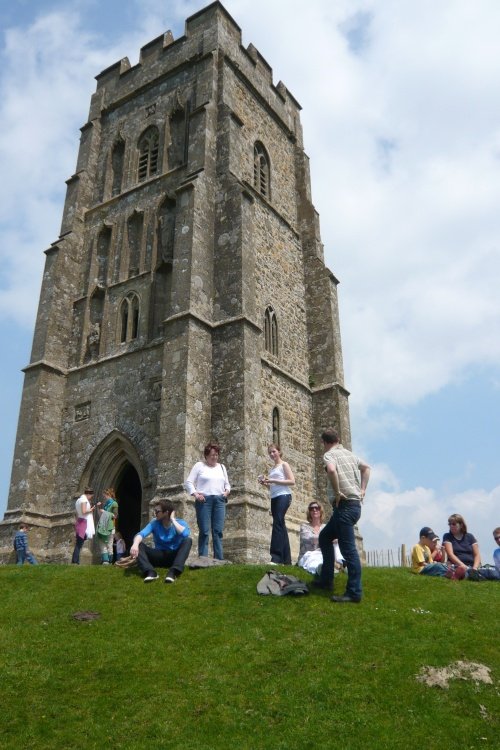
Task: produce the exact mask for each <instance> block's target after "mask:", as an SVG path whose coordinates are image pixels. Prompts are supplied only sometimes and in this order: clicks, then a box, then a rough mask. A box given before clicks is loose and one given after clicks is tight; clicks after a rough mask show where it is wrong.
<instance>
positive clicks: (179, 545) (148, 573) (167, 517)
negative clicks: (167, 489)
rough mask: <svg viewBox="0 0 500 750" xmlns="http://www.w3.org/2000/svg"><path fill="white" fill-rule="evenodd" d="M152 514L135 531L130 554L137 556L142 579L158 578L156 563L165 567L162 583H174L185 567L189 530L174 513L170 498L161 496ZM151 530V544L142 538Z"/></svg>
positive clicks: (146, 581)
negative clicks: (165, 572) (136, 532)
mask: <svg viewBox="0 0 500 750" xmlns="http://www.w3.org/2000/svg"><path fill="white" fill-rule="evenodd" d="M154 514H155V518H154V520H152V521H150V522H149V523H148V525H147V526H145V527H144V528H143V529H142V531H139V533H138V534H136V535H135V537H134V541H133V544H132V547H131V548H130V555H131V557H136V558H137V565H138V567H139V570H140V571H141V572H142V574H143V576H144V583H150V582H151V581H156V580H157V579H158V578H159V576H158V573H157V572H156V570H155V567H156V568H168V569H169V570H168V573H167V575H166V576H165V583H175V580H176V579H177V578H178V577H179V576H180V575H181V573H182V571H183V570H184V565H185V563H186V560H187V558H188V555H189V551H190V549H191V544H192V543H193V540H192V539H191V537H190V533H191V532H190V531H189V526H188V525H187V523H186V521H183V520H182V519H181V518H176V517H175V506H174V504H173V503H172V502H171V501H170V500H160V502H159V503H157V504H156V507H155V510H154ZM150 534H152V535H153V539H154V543H155V546H154V548H153V547H148V545H147V544H144V541H143V540H144V539H145V538H146V537H148V536H149V535H150Z"/></svg>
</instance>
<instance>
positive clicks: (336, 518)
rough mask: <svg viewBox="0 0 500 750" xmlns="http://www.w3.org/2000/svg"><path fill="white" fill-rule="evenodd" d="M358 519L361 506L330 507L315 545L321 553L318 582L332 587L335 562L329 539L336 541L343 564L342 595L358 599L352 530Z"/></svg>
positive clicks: (353, 503)
mask: <svg viewBox="0 0 500 750" xmlns="http://www.w3.org/2000/svg"><path fill="white" fill-rule="evenodd" d="M360 516H361V503H360V502H359V501H357V500H356V501H350V502H349V501H347V500H341V501H340V504H339V506H338V508H337V507H335V506H334V508H333V513H332V517H331V518H330V520H329V521H328V523H327V524H326V526H325V528H324V529H323V531H321V532H320V535H319V546H320V549H321V552H322V554H323V567H322V568H321V576H320V583H321V584H322V586H324V587H325V588H329V587H331V586H332V584H333V570H334V562H335V555H334V552H333V540H334V539H338V542H339V548H340V552H341V553H342V557H343V558H344V560H345V561H346V563H347V586H346V590H345V594H346V596H350V597H351V598H352V599H358V600H359V599H361V596H362V593H363V590H362V587H361V560H360V559H359V554H358V550H357V547H356V538H355V536H354V527H355V526H356V524H357V522H358V521H359V518H360Z"/></svg>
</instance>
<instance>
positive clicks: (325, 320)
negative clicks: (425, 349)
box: [0, 2, 350, 562]
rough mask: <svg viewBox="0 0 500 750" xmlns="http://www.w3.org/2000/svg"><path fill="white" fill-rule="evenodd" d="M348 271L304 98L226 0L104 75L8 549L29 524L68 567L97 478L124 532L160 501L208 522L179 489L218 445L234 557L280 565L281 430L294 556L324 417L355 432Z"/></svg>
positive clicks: (24, 449)
mask: <svg viewBox="0 0 500 750" xmlns="http://www.w3.org/2000/svg"><path fill="white" fill-rule="evenodd" d="M337 283H338V282H337V280H336V278H335V277H334V276H333V274H332V273H331V272H330V271H329V270H328V268H326V266H325V265H324V261H323V246H322V243H321V239H320V231H319V220H318V215H317V213H316V211H315V209H314V207H313V205H312V202H311V188H310V177H309V165H308V158H307V156H306V154H305V153H304V149H303V142H302V131H301V124H300V105H299V104H298V102H297V101H296V100H295V98H294V97H293V95H292V94H291V93H290V92H289V91H288V89H287V88H286V86H285V85H284V84H283V83H282V82H281V81H280V82H279V83H278V84H276V85H275V84H274V83H273V77H272V70H271V68H270V66H269V64H268V63H267V62H266V60H265V59H264V58H263V57H262V55H261V54H260V53H259V52H258V51H257V50H256V49H255V47H254V46H253V45H252V44H250V45H249V46H248V47H246V48H245V47H243V46H242V39H241V30H240V28H239V27H238V25H237V24H236V23H235V21H234V20H233V19H232V18H231V16H230V15H229V14H228V12H227V11H226V10H225V8H224V7H223V6H222V5H221V4H220V3H219V2H215V3H212V4H211V5H209V6H207V7H206V8H204V9H203V10H201V11H200V12H198V13H196V14H195V15H193V16H191V17H190V18H188V19H187V21H186V25H185V34H184V36H182V37H180V38H179V39H177V40H174V38H173V36H172V34H171V32H167V33H165V34H163V35H162V36H159V37H158V38H156V39H154V40H153V41H151V42H150V43H149V44H147V45H146V46H145V47H143V48H142V49H141V52H140V59H139V62H138V64H137V65H133V66H131V65H130V63H129V61H128V59H127V58H124V59H123V60H120V61H119V62H117V63H116V64H114V65H112V66H111V67H110V68H108V69H107V70H104V71H103V72H102V73H100V74H99V75H98V76H97V88H96V92H95V93H94V95H93V96H92V100H91V104H90V113H89V118H88V122H87V123H86V124H85V125H84V126H83V127H82V128H81V139H80V150H79V154H78V161H77V166H76V171H75V174H74V175H73V176H72V177H70V179H69V180H68V181H67V196H66V202H65V206H64V212H63V218H62V227H61V234H60V237H59V239H58V240H57V241H56V242H54V243H53V244H52V246H51V247H50V248H49V249H48V250H47V251H46V265H45V272H44V276H43V283H42V289H41V296H40V303H39V309H38V316H37V321H36V328H35V333H34V341H33V348H32V354H31V360H30V364H29V365H28V366H27V367H26V368H25V371H24V372H25V381H24V390H23V396H22V403H21V410H20V417H19V424H18V431H17V438H16V445H15V454H14V462H13V469H12V478H11V485H10V494H9V502H8V509H7V512H6V514H5V518H4V520H3V522H2V523H1V524H0V556H1V559H2V560H3V561H5V560H7V559H9V558H8V556H9V553H10V550H11V546H12V545H11V539H12V536H13V534H14V531H15V529H16V527H17V525H18V523H19V522H20V521H21V520H23V521H26V522H27V523H28V524H29V525H30V527H31V533H30V542H31V547H32V548H33V551H34V552H35V554H36V556H37V557H38V558H39V560H40V561H65V560H69V558H70V551H71V548H72V546H73V539H74V536H73V521H74V499H75V497H76V496H78V495H79V494H80V493H81V492H82V491H83V489H84V487H85V486H87V485H91V486H93V487H94V489H95V490H96V492H97V493H99V492H100V491H102V490H103V489H104V488H105V487H109V486H114V487H115V488H116V491H117V496H118V498H119V503H120V514H119V529H120V530H121V532H122V533H123V535H124V536H125V538H126V539H127V540H128V541H129V542H130V540H131V538H132V536H133V534H134V533H135V532H136V531H137V530H138V529H139V528H140V527H141V525H142V524H144V523H145V522H146V520H148V519H149V518H150V515H151V506H152V504H154V503H155V502H157V501H158V500H159V499H163V498H166V499H167V498H168V499H171V500H173V501H174V502H176V504H177V505H178V515H180V516H182V517H184V518H186V519H187V520H188V521H189V522H190V524H191V526H192V529H193V533H194V535H195V530H196V523H195V514H194V507H193V502H192V498H190V497H188V496H187V494H186V493H185V492H184V490H183V482H184V479H185V477H186V476H187V474H188V472H189V470H190V468H191V467H192V465H193V464H194V462H195V461H197V460H199V459H200V455H201V452H202V449H203V446H204V445H205V444H206V443H207V442H209V441H210V440H214V439H215V440H218V441H219V442H220V444H221V447H222V452H221V461H222V462H223V463H224V464H225V465H226V467H227V470H228V474H229V478H230V481H231V484H232V492H231V495H230V502H229V504H228V512H227V519H226V528H225V533H224V537H225V538H224V552H225V556H226V557H227V558H228V559H229V560H233V561H240V562H264V561H267V560H268V559H269V551H268V550H269V539H270V525H271V519H270V516H269V498H268V495H267V491H266V490H264V489H263V488H261V487H260V486H259V484H258V482H257V476H258V475H259V474H261V473H263V472H264V471H265V469H266V467H267V466H268V463H267V460H266V456H267V450H266V449H267V444H268V443H270V442H271V441H274V442H279V443H280V444H281V447H282V450H283V454H284V457H285V458H286V460H287V461H289V463H290V464H291V466H292V468H293V470H294V473H295V477H296V481H297V483H296V487H295V488H294V493H293V494H294V501H293V504H292V507H291V509H290V511H289V513H288V516H287V522H288V526H289V529H290V532H291V541H292V548H294V551H295V552H296V550H297V530H298V524H299V522H300V521H301V520H303V519H304V517H305V510H306V507H307V504H308V503H309V502H310V501H311V500H312V499H320V500H323V501H324V500H325V472H324V470H323V468H322V466H321V450H320V443H319V434H320V431H321V429H322V428H323V427H326V426H329V425H332V426H334V427H336V428H337V429H338V430H339V432H340V434H341V438H342V442H343V443H344V444H345V445H346V446H350V428H349V412H348V393H347V391H346V390H345V388H344V385H343V367H342V350H341V341H340V331H339V322H338V309H337V290H336V287H337ZM86 546H87V545H86ZM86 559H87V561H90V560H91V553H90V547H89V551H88V552H87V558H86ZM82 560H85V556H82Z"/></svg>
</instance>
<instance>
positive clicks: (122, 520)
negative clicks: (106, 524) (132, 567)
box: [115, 461, 142, 550]
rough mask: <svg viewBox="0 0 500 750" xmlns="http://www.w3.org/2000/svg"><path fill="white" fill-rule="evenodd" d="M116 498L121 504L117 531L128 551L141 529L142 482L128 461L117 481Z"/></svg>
mask: <svg viewBox="0 0 500 750" xmlns="http://www.w3.org/2000/svg"><path fill="white" fill-rule="evenodd" d="M115 484H116V497H117V498H118V503H119V513H118V520H117V523H116V529H117V531H119V532H120V534H121V535H122V537H123V538H124V540H125V544H126V546H127V550H128V549H129V548H130V545H131V544H132V540H133V538H134V536H135V534H137V532H138V531H139V530H140V528H141V504H142V503H141V501H142V487H141V480H140V479H139V475H138V473H137V471H136V470H135V468H134V467H133V466H132V464H131V463H129V462H128V461H127V463H126V464H125V465H124V467H123V468H122V470H121V471H120V473H119V475H118V477H117V479H116V483H115Z"/></svg>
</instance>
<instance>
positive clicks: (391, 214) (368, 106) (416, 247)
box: [0, 0, 500, 561]
mask: <svg viewBox="0 0 500 750" xmlns="http://www.w3.org/2000/svg"><path fill="white" fill-rule="evenodd" d="M203 5H204V3H202V2H192V1H191V0H122V1H121V2H116V1H115V0H108V2H106V3H103V2H96V0H79V1H78V0H17V2H16V1H14V2H10V3H9V4H6V3H3V4H2V5H1V6H0V30H1V37H0V167H1V170H2V181H1V184H0V253H1V264H0V346H1V351H2V355H3V364H2V368H1V370H0V372H1V375H0V378H1V380H0V386H1V387H0V414H1V422H2V427H3V439H2V441H1V443H0V512H2V511H3V509H4V508H5V505H6V502H7V495H8V484H9V479H10V470H11V462H12V452H13V447H14V440H15V430H16V426H17V416H18V409H19V401H20V394H21V388H22V374H21V372H20V370H21V368H22V367H24V366H25V365H26V364H27V363H28V361H29V356H30V348H31V338H32V332H33V324H34V319H35V315H36V306H37V301H38V294H39V288H40V282H41V276H42V271H43V261H44V255H43V250H45V249H46V248H47V247H48V246H49V244H50V243H51V242H52V241H54V240H55V239H56V238H57V236H58V232H59V225H60V220H61V213H62V207H63V202H64V194H65V184H64V182H65V180H66V179H67V178H68V177H69V176H70V175H71V174H72V173H73V171H74V168H75V163H76V156H77V151H78V141H79V128H80V127H81V125H83V124H84V122H85V121H86V119H87V114H88V107H89V100H90V95H91V94H92V92H93V91H94V90H95V81H94V76H95V75H96V74H97V73H99V72H100V71H101V70H103V69H104V68H106V67H107V66H108V65H110V64H112V63H114V62H115V61H117V60H119V59H120V58H122V57H124V56H128V57H129V58H130V61H131V63H132V64H134V63H135V62H137V60H138V55H139V49H140V47H141V46H142V45H144V44H146V43H147V42H148V41H150V40H151V39H152V38H154V37H156V36H158V35H160V34H161V33H163V32H164V31H166V30H167V29H169V28H170V29H172V31H173V33H174V36H175V37H177V36H179V35H180V34H182V32H183V28H184V20H185V18H187V17H188V16H189V15H191V14H192V13H194V12H196V11H197V10H199V9H200V8H201V7H203ZM225 6H226V8H227V9H228V11H229V12H230V13H231V14H232V15H233V17H234V18H235V20H236V22H237V23H238V24H239V25H240V27H241V28H242V31H243V43H244V44H245V45H248V44H249V43H250V42H252V43H253V44H254V45H255V46H256V47H257V49H259V51H260V52H261V54H262V55H263V56H264V57H265V58H266V59H267V61H268V62H269V63H270V65H271V66H272V68H273V71H274V80H275V83H277V82H278V81H279V80H283V82H284V83H285V85H286V86H287V87H288V88H289V89H290V91H291V92H292V93H293V94H294V96H295V97H296V98H297V99H298V101H299V102H300V103H301V105H302V107H303V112H302V123H303V127H304V139H305V145H306V151H307V153H308V155H309V156H310V159H311V174H312V190H313V200H314V203H315V205H316V208H317V209H318V211H319V213H320V219H321V229H322V238H323V242H324V245H325V258H326V262H327V264H328V265H329V267H330V268H331V269H332V271H333V272H334V273H335V275H336V276H337V277H338V278H339V279H340V281H341V285H340V287H339V293H340V305H341V308H340V313H341V325H342V335H343V345H344V364H345V373H346V377H345V382H346V386H347V388H348V389H349V390H350V391H351V393H352V395H351V399H350V404H351V421H352V431H353V444H354V449H355V450H356V451H357V452H358V453H359V454H361V455H362V456H363V457H364V458H365V459H366V460H367V461H368V462H369V463H370V464H371V465H372V467H373V475H372V480H371V483H370V487H369V492H368V495H367V499H366V504H365V508H364V511H363V516H362V520H361V522H360V530H361V532H362V534H363V535H364V537H365V546H366V548H368V549H382V548H383V549H387V548H395V547H397V546H398V545H399V544H401V543H403V542H404V543H406V544H407V545H410V544H411V543H414V541H416V537H417V534H418V530H419V528H420V527H421V526H423V525H431V526H433V527H434V529H435V530H436V532H438V533H439V534H442V533H443V532H444V531H445V530H446V520H447V516H448V515H449V514H450V513H451V512H460V513H462V514H463V515H464V516H465V518H466V520H467V521H468V524H469V529H470V530H471V531H472V532H473V533H475V534H476V536H477V537H478V539H479V543H480V547H481V549H482V552H483V558H484V559H485V560H486V561H490V558H491V550H492V548H493V544H492V539H491V530H492V529H493V528H494V527H495V526H498V525H500V512H499V500H500V481H499V478H498V469H497V466H498V459H497V454H498V445H499V417H500V337H499V335H498V331H499V330H500V305H499V302H498V299H499V292H498V289H499V286H500V284H499V282H500V253H499V245H500V210H499V206H500V98H499V97H498V91H499V90H500V51H499V47H498V36H499V32H500V4H498V3H497V2H496V0H476V1H475V2H474V3H471V2H470V1H469V0H441V1H440V2H439V3H435V2H431V1H430V0H419V2H418V3H415V2H414V1H413V0H384V2H380V0H378V1H375V0H337V1H336V2H331V0H310V1H309V2H308V3H304V2H302V0H273V2H272V3H270V2H268V1H266V2H265V1H264V0H227V2H226V3H225ZM72 494H73V488H68V497H70V496H71V495H72Z"/></svg>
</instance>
